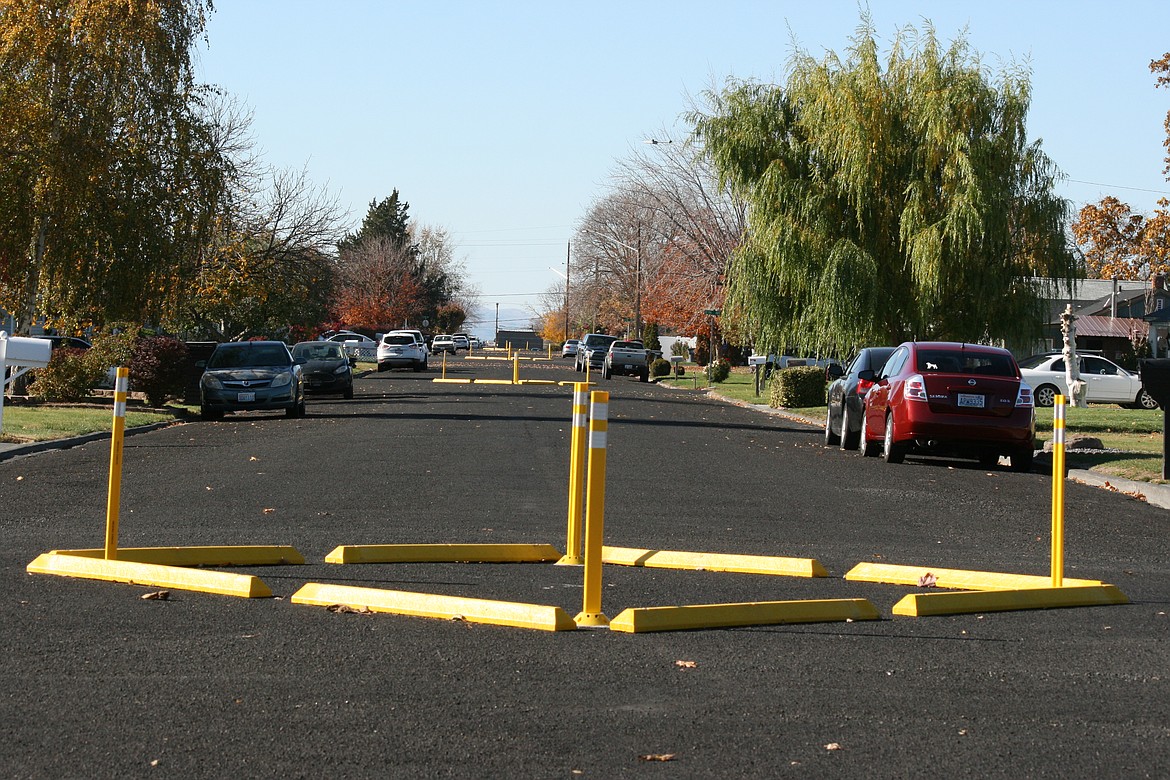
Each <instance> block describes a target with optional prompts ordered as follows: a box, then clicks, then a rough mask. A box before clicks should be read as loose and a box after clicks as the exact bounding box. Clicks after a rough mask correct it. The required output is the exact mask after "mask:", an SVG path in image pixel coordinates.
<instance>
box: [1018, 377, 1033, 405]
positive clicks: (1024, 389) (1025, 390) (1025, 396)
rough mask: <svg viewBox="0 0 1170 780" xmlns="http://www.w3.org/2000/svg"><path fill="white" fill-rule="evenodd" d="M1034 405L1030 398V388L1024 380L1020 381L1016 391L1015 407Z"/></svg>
mask: <svg viewBox="0 0 1170 780" xmlns="http://www.w3.org/2000/svg"><path fill="white" fill-rule="evenodd" d="M1035 405H1036V404H1035V402H1034V401H1033V400H1032V388H1031V387H1029V386H1028V384H1027V383H1026V382H1020V391H1019V392H1018V393H1016V408H1017V409H1030V408H1032V407H1034V406H1035Z"/></svg>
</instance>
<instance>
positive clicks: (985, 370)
mask: <svg viewBox="0 0 1170 780" xmlns="http://www.w3.org/2000/svg"><path fill="white" fill-rule="evenodd" d="M916 367H917V369H918V371H919V372H921V373H930V374H979V375H981V376H1003V377H1013V378H1014V377H1015V376H1016V366H1015V361H1013V360H1012V359H1011V357H1010V356H1008V355H1001V354H998V353H995V352H975V351H972V350H941V349H923V350H919V351H918V363H917V366H916Z"/></svg>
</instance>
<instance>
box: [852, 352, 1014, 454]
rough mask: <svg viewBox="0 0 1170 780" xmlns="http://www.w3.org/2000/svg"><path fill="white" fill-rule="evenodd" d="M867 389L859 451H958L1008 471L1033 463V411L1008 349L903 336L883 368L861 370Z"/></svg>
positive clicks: (935, 452) (876, 452) (957, 452)
mask: <svg viewBox="0 0 1170 780" xmlns="http://www.w3.org/2000/svg"><path fill="white" fill-rule="evenodd" d="M858 378H859V379H864V380H866V381H872V382H873V383H874V384H873V386H872V387H870V389H869V392H867V393H866V395H865V416H864V417H863V423H862V430H861V448H862V454H863V455H866V456H873V455H877V454H879V453H881V455H882V456H883V457H884V458H885V460H886V462H887V463H900V462H901V461H902V459H903V458H904V457H905V456H906V454H907V453H910V452H918V453H924V454H955V455H960V456H965V457H975V458H978V460H979V462H980V463H981V464H982V465H984V466H988V467H990V466H993V465H995V464H996V463H998V462H999V457H1000V456H1001V455H1007V456H1008V458H1010V460H1011V468H1012V470H1013V471H1030V470H1031V469H1032V457H1033V454H1034V450H1033V447H1034V445H1035V437H1036V410H1035V408H1034V407H1033V402H1032V388H1031V387H1029V385H1028V383H1027V382H1025V381H1024V379H1023V378H1022V377H1021V376H1020V369H1019V367H1018V366H1017V365H1016V361H1015V358H1013V357H1012V354H1011V353H1010V352H1008V351H1007V350H1006V349H1000V348H999V347H989V346H981V345H975V344H959V343H953V342H906V343H904V344H902V345H900V346H899V347H898V348H897V349H896V350H894V352H893V354H891V355H890V357H889V359H888V360H887V361H886V363H885V365H884V366H883V367H882V369H881V371H880V372H878V371H874V370H872V369H868V370H864V371H860V372H858Z"/></svg>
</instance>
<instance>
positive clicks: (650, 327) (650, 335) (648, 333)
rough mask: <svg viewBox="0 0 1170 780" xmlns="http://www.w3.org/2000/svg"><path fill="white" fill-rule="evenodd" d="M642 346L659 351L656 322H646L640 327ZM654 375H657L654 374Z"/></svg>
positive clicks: (659, 343) (660, 343)
mask: <svg viewBox="0 0 1170 780" xmlns="http://www.w3.org/2000/svg"><path fill="white" fill-rule="evenodd" d="M642 346H644V347H645V348H646V349H652V350H654V351H656V352H657V351H660V350H661V349H662V342H661V341H659V340H658V323H657V322H647V323H646V325H645V326H644V327H643V328H642ZM655 376H659V375H658V374H656V375H655Z"/></svg>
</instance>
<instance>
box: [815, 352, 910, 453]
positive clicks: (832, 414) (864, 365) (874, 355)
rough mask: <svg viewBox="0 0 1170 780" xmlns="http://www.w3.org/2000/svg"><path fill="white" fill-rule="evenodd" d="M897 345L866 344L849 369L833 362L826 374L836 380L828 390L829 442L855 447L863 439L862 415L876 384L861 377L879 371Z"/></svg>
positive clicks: (827, 368) (826, 431) (847, 448)
mask: <svg viewBox="0 0 1170 780" xmlns="http://www.w3.org/2000/svg"><path fill="white" fill-rule="evenodd" d="M893 353H894V347H866V348H865V349H863V350H861V351H860V352H858V353H857V357H855V358H853V360H852V361H850V363H849V367H848V368H844V369H843V368H841V364H840V363H835V362H834V363H830V364H829V365H828V366H827V367H826V368H825V376H827V377H828V378H829V379H830V380H832V381H831V382H830V384H829V389H828V403H829V408H828V414H826V415H825V444H826V445H830V446H831V445H834V444H840V445H841V449H843V450H855V449H857V445H858V443H859V442H860V441H861V415H862V412H864V410H865V394H866V393H867V392H868V391H869V388H870V387H872V386H873V382H872V381H871V380H866V379H862V378H860V377H859V376H858V374H860V373H861V372H862V371H878V370H880V369H881V367H882V366H883V365H885V363H886V359H887V358H888V357H889V356H890V355H892V354H893Z"/></svg>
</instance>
